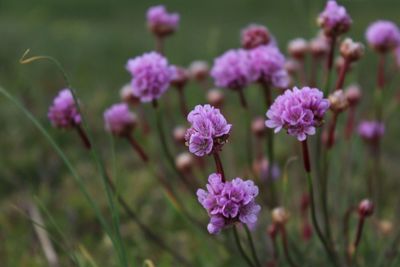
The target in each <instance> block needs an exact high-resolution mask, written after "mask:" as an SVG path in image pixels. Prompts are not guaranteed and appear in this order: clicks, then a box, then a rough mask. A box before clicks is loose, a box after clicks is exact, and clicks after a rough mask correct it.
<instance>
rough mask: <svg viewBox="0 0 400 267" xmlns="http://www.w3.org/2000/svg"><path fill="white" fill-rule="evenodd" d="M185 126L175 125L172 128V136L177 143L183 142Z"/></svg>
mask: <svg viewBox="0 0 400 267" xmlns="http://www.w3.org/2000/svg"><path fill="white" fill-rule="evenodd" d="M185 134H186V128H185V127H184V126H177V127H175V129H174V132H173V136H174V140H175V142H177V143H178V144H185Z"/></svg>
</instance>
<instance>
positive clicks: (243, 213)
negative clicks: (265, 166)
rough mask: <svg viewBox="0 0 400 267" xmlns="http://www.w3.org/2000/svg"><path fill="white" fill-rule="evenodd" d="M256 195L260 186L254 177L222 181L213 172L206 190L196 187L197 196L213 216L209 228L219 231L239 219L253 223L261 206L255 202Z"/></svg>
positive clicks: (245, 222) (211, 232)
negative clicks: (251, 178)
mask: <svg viewBox="0 0 400 267" xmlns="http://www.w3.org/2000/svg"><path fill="white" fill-rule="evenodd" d="M257 195H258V187H257V186H256V185H255V184H254V182H253V181H251V180H246V181H244V180H242V179H241V178H235V179H233V180H232V181H227V182H223V181H222V178H221V175H220V174H218V173H213V174H211V175H210V176H209V177H208V184H207V191H206V190H203V189H198V190H197V198H198V200H199V202H200V203H201V205H202V206H203V207H204V208H205V209H206V210H207V212H208V214H209V216H210V222H209V224H208V226H207V230H208V232H209V233H210V234H218V233H219V232H220V231H221V230H222V229H223V228H224V227H226V226H228V225H231V224H233V223H236V222H241V223H244V224H247V225H248V226H249V227H253V226H254V225H255V223H256V222H257V215H258V213H259V212H260V210H261V206H260V205H258V204H257V203H256V202H255V198H256V197H257Z"/></svg>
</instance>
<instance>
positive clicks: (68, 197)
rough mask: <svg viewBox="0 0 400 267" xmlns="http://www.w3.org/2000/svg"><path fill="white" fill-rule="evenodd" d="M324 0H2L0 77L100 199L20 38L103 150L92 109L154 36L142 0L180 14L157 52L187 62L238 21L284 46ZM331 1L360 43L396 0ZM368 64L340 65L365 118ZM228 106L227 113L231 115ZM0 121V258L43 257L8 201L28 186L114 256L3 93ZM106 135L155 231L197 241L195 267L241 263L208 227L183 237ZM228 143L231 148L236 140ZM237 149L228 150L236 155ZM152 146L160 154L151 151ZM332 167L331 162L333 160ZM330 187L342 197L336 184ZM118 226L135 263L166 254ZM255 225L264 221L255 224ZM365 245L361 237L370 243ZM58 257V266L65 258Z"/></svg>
mask: <svg viewBox="0 0 400 267" xmlns="http://www.w3.org/2000/svg"><path fill="white" fill-rule="evenodd" d="M324 2H325V1H312V0H308V1H306V0H304V1H300V0H292V1H289V0H281V1H271V0H268V1H266V0H264V1H261V0H219V1H216V0H214V1H211V0H202V1H178V0H176V1H173V0H171V1H161V2H156V1H138V0H130V1H128V0H123V1H105V0H85V1H82V0H68V1H61V0H59V1H54V0H37V1H18V0H17V1H15V0H1V1H0V85H1V86H3V87H5V88H7V89H8V90H9V91H11V92H12V93H13V94H14V95H16V96H17V97H18V98H19V99H20V100H21V101H22V102H23V103H24V105H26V106H27V107H28V109H29V110H31V111H32V112H33V113H34V114H35V115H36V117H38V118H39V119H40V121H41V122H42V123H43V124H45V125H46V127H47V129H48V130H49V131H50V133H51V134H52V135H54V136H55V137H56V139H57V140H58V141H60V143H61V144H62V146H63V148H65V150H66V152H67V154H68V155H70V156H71V158H72V159H73V162H74V164H75V165H76V166H77V168H78V170H79V171H80V172H81V173H82V174H83V176H85V177H86V179H87V182H88V184H90V186H91V187H90V190H91V192H92V193H93V194H94V195H95V196H96V199H98V201H99V202H100V203H103V202H104V201H105V200H104V194H103V192H102V188H101V186H100V184H99V179H98V177H95V172H94V171H93V167H92V165H91V164H90V160H88V157H87V155H85V154H84V153H83V152H82V151H81V150H80V149H79V147H78V145H79V144H77V142H79V140H78V139H77V136H74V134H66V133H65V132H62V131H57V130H54V129H52V128H51V127H50V125H49V123H48V122H47V118H46V114H47V109H48V106H49V104H50V103H51V101H52V99H53V97H54V96H55V95H56V94H57V92H58V90H59V89H61V88H63V86H64V82H63V80H62V76H61V75H60V73H59V72H58V70H56V69H55V68H54V66H53V65H52V64H49V63H46V62H35V63H32V64H30V65H21V64H19V62H18V61H19V59H20V57H21V55H22V54H23V53H24V51H25V50H26V49H28V48H29V49H31V55H51V56H54V57H55V58H57V59H58V60H59V61H60V62H62V65H63V66H64V67H65V69H66V71H67V73H68V75H69V76H70V77H71V82H72V84H73V86H74V88H76V89H77V91H78V94H79V96H80V99H81V101H82V103H83V106H84V110H85V112H87V114H88V118H89V124H90V126H91V127H92V128H93V131H94V132H95V138H96V143H97V144H98V145H99V146H100V148H101V151H102V153H103V155H104V157H105V158H110V157H109V156H110V153H111V152H110V139H109V138H108V136H107V135H106V134H104V132H103V130H102V129H103V122H102V112H103V110H104V109H105V108H106V107H107V106H109V105H111V104H113V103H115V102H117V101H119V89H120V88H121V86H122V85H124V84H125V83H127V82H128V81H129V79H130V77H129V74H128V73H127V72H126V71H125V69H124V65H125V63H126V61H127V59H128V58H131V57H135V56H137V55H140V54H142V53H143V52H146V51H150V50H152V49H153V46H154V40H153V38H152V36H151V34H150V33H148V32H147V30H146V27H145V12H146V10H147V8H148V7H149V6H151V5H155V4H164V5H166V6H167V8H168V9H169V10H171V11H176V12H179V13H180V15H181V23H180V27H179V30H178V32H177V33H176V34H174V35H173V36H172V37H171V38H169V39H168V40H167V42H166V55H167V57H168V59H169V60H170V62H171V63H173V64H177V65H183V66H187V65H189V64H190V62H191V61H193V60H195V59H204V60H207V61H208V62H209V63H210V64H212V60H213V58H214V57H216V56H218V55H219V54H221V53H222V52H223V51H225V50H227V49H229V48H234V47H238V46H239V45H240V43H239V35H240V29H241V28H243V27H245V26H246V25H248V24H250V23H260V24H264V25H266V26H267V27H268V28H269V30H270V31H271V32H272V33H273V34H274V36H275V37H276V38H277V41H278V44H279V46H280V48H281V49H282V51H284V52H286V49H285V48H286V43H287V41H288V40H290V39H293V38H296V37H304V38H306V39H309V38H312V37H313V36H314V35H315V34H316V33H317V30H318V29H317V27H316V23H315V20H316V16H317V14H318V13H319V12H320V11H321V10H322V8H323V5H324ZM340 3H341V4H343V5H344V6H346V8H347V10H348V12H349V13H350V14H351V16H352V18H353V26H352V28H351V31H350V32H349V33H348V34H347V35H348V36H351V37H352V38H353V39H355V40H360V41H362V42H364V31H365V28H366V27H367V25H368V24H369V23H370V22H371V21H374V20H376V19H380V18H385V19H390V20H393V21H395V22H397V23H399V22H400V21H399V11H400V2H399V1H397V0H352V1H350V0H347V1H340ZM375 66H376V57H375V55H374V54H373V53H371V51H370V50H368V52H367V56H366V57H365V59H363V60H362V62H361V63H360V64H359V65H358V66H357V67H356V71H354V72H353V74H352V76H351V77H352V79H356V80H358V82H359V83H360V84H361V86H362V88H363V89H364V91H365V99H364V104H363V108H362V111H361V112H360V114H361V115H365V116H366V117H368V115H369V114H372V112H370V111H369V108H370V107H371V105H372V104H371V96H372V93H371V91H372V90H373V89H374V83H375ZM349 80H350V79H349ZM348 83H350V82H348ZM393 90H394V89H393ZM187 92H188V93H187V95H188V102H189V105H190V107H193V106H194V105H195V104H197V103H203V102H204V101H205V100H204V96H203V92H202V91H201V90H200V88H199V87H198V86H196V85H193V84H192V85H190V87H189V88H188V91H187ZM168 94H169V96H167V97H169V99H170V101H171V102H172V103H174V99H173V96H174V95H175V92H169V93H168ZM249 94H250V96H249V97H250V99H252V101H254V102H252V103H255V105H256V104H257V102H256V101H257V94H255V93H249ZM389 98H390V96H389ZM171 99H172V100H171ZM228 99H230V100H229V101H232V102H230V103H233V104H229V106H228V107H227V109H228V111H227V113H228V114H234V113H235V110H236V104H235V103H237V102H235V101H237V99H236V98H235V97H232V96H229V97H228ZM146 111H147V112H151V111H150V110H146ZM264 112H265V110H263V109H262V105H259V107H255V109H254V113H255V114H257V115H263V113H264ZM169 115H170V116H171V117H170V119H169V122H168V126H169V129H172V128H173V127H174V126H175V125H177V124H178V123H182V122H183V120H182V118H181V117H180V116H179V114H175V113H172V114H171V113H170V114H169ZM361 115H360V116H361ZM228 117H229V116H228ZM231 117H233V118H235V115H232V116H231ZM236 119H237V118H236ZM233 120H235V119H233ZM0 122H1V130H0V244H1V245H0V262H2V263H1V264H0V265H1V266H7V267H8V266H10V267H12V266H46V261H45V259H44V257H43V255H42V252H41V249H40V246H39V245H38V242H37V240H36V237H35V235H34V232H33V229H32V226H31V223H30V222H29V220H28V219H27V218H26V217H25V216H24V215H23V214H22V213H21V212H19V211H21V209H23V207H24V203H25V202H26V201H29V200H30V199H32V196H37V197H38V198H39V199H40V201H41V202H43V204H44V205H45V206H46V207H47V208H48V209H49V210H50V212H51V213H52V214H53V215H54V217H55V218H56V220H57V222H58V223H59V224H60V225H61V226H62V228H63V229H64V231H65V233H67V236H69V237H70V238H71V240H72V243H74V244H77V243H81V244H83V245H84V246H85V247H86V248H87V249H88V250H89V252H90V253H91V254H92V255H93V257H94V258H95V259H96V260H98V262H100V263H103V264H102V265H103V266H113V264H114V259H113V256H111V257H110V255H113V254H110V253H112V252H110V251H111V250H110V248H109V245H108V243H107V241H104V236H103V233H102V232H101V229H99V226H98V224H97V222H96V220H95V218H94V216H93V214H92V212H91V211H90V210H89V208H88V206H87V204H86V203H85V202H84V201H83V200H82V197H81V194H80V193H79V192H78V189H77V188H76V185H75V183H74V182H73V181H72V179H71V177H70V176H69V174H68V172H67V171H66V169H65V168H64V167H63V164H62V162H61V161H60V160H59V158H58V157H57V156H56V155H55V153H54V151H53V150H52V149H51V147H50V146H49V145H48V144H47V143H46V141H45V140H44V138H42V136H41V135H40V134H39V133H38V132H37V130H36V129H35V128H34V127H33V125H32V124H31V123H30V122H29V121H28V120H26V119H25V117H24V116H23V115H22V114H21V113H20V112H19V111H18V110H17V109H16V108H15V107H14V106H13V105H12V104H11V103H9V102H7V101H6V100H5V98H3V97H0ZM398 122H399V121H398V117H397V119H396V118H389V119H388V124H387V130H388V131H387V135H386V136H385V140H384V151H385V152H384V160H383V165H384V169H385V170H386V171H385V175H384V176H385V188H388V189H390V188H398V185H399V182H397V181H396V180H395V178H399V175H398V173H399V170H400V169H399V166H398V163H399V162H400V156H399V150H400V145H399V142H398V136H399V135H400V127H399V125H398ZM139 138H141V136H140V134H139ZM153 139H154V140H156V139H155V138H154V137H151V138H147V139H145V140H143V142H144V143H145V144H146V145H147V146H148V147H151V148H152V149H151V151H153V153H155V154H156V155H157V151H158V150H157V145H156V143H157V142H156V141H155V142H152V140H153ZM232 139H233V140H231V141H232V142H231V144H229V146H230V148H227V151H228V152H227V153H226V154H227V155H226V157H227V158H229V157H233V156H232V155H230V154H229V152H232V153H233V152H235V151H236V152H237V151H241V152H243V151H244V150H243V149H242V148H241V147H240V144H239V145H238V144H237V143H236V145H235V140H239V142H240V135H239V136H236V137H235V136H233V137H232ZM288 140H292V139H290V138H287V137H285V136H283V135H280V136H279V137H278V142H279V144H281V145H280V146H279V145H278V158H279V160H280V162H281V166H282V165H283V163H284V162H285V160H286V159H287V158H288V151H289V150H290V149H291V148H287V146H285V142H287V141H288ZM354 142H355V147H356V151H357V152H356V155H358V156H356V158H357V157H358V161H357V164H356V167H357V170H358V174H357V175H356V176H357V177H360V176H363V173H362V170H363V169H366V168H367V167H368V164H369V163H368V160H367V159H366V157H367V156H366V155H365V149H363V148H362V144H361V142H360V140H356V141H354ZM290 144H292V143H290ZM116 146H117V151H118V153H117V160H116V161H117V163H116V166H117V170H118V171H117V173H118V174H119V175H120V176H121V177H122V178H121V183H122V185H123V186H122V188H124V189H123V192H122V193H123V194H125V195H126V196H127V198H128V199H129V201H130V203H133V206H134V207H135V209H137V210H138V212H139V213H140V214H141V216H142V217H143V219H144V220H145V221H146V222H148V223H149V224H150V225H153V226H156V227H155V228H156V229H155V230H156V232H159V233H162V234H163V235H164V236H165V237H166V238H167V240H169V241H171V242H172V243H173V244H175V246H176V247H177V248H179V250H180V251H181V252H182V253H183V254H188V255H191V254H196V253H193V251H195V250H199V249H201V250H202V251H203V252H202V253H197V254H198V255H197V256H193V257H194V258H195V259H196V262H197V263H198V264H199V266H211V265H207V264H206V263H207V262H210V264H212V266H218V264H221V265H222V264H224V265H226V266H241V263H240V262H239V263H238V262H237V261H236V263H235V262H229V261H228V258H229V257H228V255H227V254H226V253H227V252H226V251H225V250H221V249H220V250H217V249H219V247H218V246H217V245H215V244H213V241H212V239H211V238H208V239H207V238H204V237H202V235H201V233H196V235H195V240H193V237H192V236H191V233H190V230H191V229H192V228H193V227H192V228H191V227H190V226H189V225H188V223H187V222H186V223H185V222H182V221H184V220H183V219H182V218H181V217H180V216H179V215H178V214H177V213H176V211H174V209H173V208H171V206H170V205H168V204H166V203H165V196H164V195H163V194H162V191H161V189H159V188H157V187H156V186H155V184H156V182H155V180H154V179H152V177H149V175H148V174H147V173H146V171H145V170H144V169H143V166H141V164H140V163H139V162H138V161H137V160H132V154H133V152H132V151H131V150H130V149H127V148H126V145H125V143H124V142H123V141H119V140H116ZM236 148H239V150H235V149H236ZM181 150H182V151H183V149H181ZM236 152H235V153H234V156H237V157H238V158H240V157H242V158H243V157H244V156H243V155H239V153H236ZM159 154H160V153H159ZM243 154H244V153H243ZM156 157H157V158H160V157H161V154H160V155H157V156H156ZM227 161H229V160H227ZM235 166H236V165H235ZM235 166H232V169H230V170H228V173H229V174H230V175H234V173H235V171H234V170H235V168H239V167H235ZM239 166H240V164H239ZM335 166H336V167H337V168H340V163H336V165H335ZM228 168H229V167H228ZM333 172H335V170H334V171H333ZM339 172H340V171H337V173H339ZM337 183H338V182H336V183H335V184H337ZM359 184H360V182H359V181H358V182H355V185H356V186H357V185H359ZM335 190H336V193H337V194H339V195H340V189H338V187H336V189H335ZM354 194H355V195H353V196H346V197H344V199H346V200H348V199H350V200H352V199H353V200H354V199H359V198H358V197H362V196H363V192H362V191H361V192H355V193H354ZM336 198H341V196H338V195H336V197H335V199H336ZM293 201H294V202H295V201H296V200H293ZM341 203H342V204H343V203H346V202H341ZM386 203H387V204H388V206H387V208H388V211H387V212H386V213H387V214H388V216H389V217H390V218H393V210H394V207H395V206H397V207H400V205H397V204H398V203H399V200H397V198H396V194H394V195H393V197H389V198H388V200H387V202H386ZM293 205H296V203H294V204H293ZM343 205H344V204H343ZM21 207H22V208H21ZM164 209H165V210H164ZM161 211H162V212H161ZM105 212H106V211H105ZM203 215H204V214H203ZM192 230H193V229H192ZM122 231H123V233H124V236H125V237H126V243H127V246H128V248H129V252H130V257H131V259H132V260H133V259H135V262H140V261H141V260H143V259H145V258H151V259H153V260H154V261H155V262H157V266H164V265H165V266H168V263H169V262H170V261H171V259H170V257H169V256H168V255H166V254H165V253H162V252H161V251H160V250H159V249H158V248H157V247H155V246H154V245H152V244H151V243H149V242H147V240H146V238H145V237H144V236H142V235H140V234H138V231H137V228H136V227H135V226H134V225H132V224H130V223H128V222H127V221H124V224H123V226H122ZM260 233H264V231H263V230H261V232H260ZM259 239H261V242H263V244H264V243H266V241H265V239H266V237H263V238H261V237H260V238H259ZM265 246H267V245H265ZM373 247H374V246H371V250H372V249H373ZM216 251H217V252H218V253H215V252H216ZM61 254H62V253H61ZM371 257H373V255H372V256H371ZM63 260H65V259H63ZM136 260H137V261H136ZM163 264H164V265H163ZM65 266H68V262H67V261H66V260H65ZM99 266H101V265H99Z"/></svg>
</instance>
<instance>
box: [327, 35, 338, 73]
mask: <svg viewBox="0 0 400 267" xmlns="http://www.w3.org/2000/svg"><path fill="white" fill-rule="evenodd" d="M335 43H336V36H332V37H331V38H330V39H329V54H328V58H327V61H326V69H327V70H328V72H330V71H331V69H332V67H333V56H334V55H335Z"/></svg>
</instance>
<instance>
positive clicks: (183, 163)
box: [175, 152, 194, 173]
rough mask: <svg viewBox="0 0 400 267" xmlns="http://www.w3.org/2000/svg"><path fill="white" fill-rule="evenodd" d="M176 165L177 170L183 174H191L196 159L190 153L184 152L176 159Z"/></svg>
mask: <svg viewBox="0 0 400 267" xmlns="http://www.w3.org/2000/svg"><path fill="white" fill-rule="evenodd" d="M175 164H176V168H177V169H178V170H179V171H181V172H183V173H186V172H189V171H190V170H191V169H192V167H193V164H194V159H193V156H192V154H190V153H188V152H183V153H181V154H179V155H178V156H177V157H176V159H175Z"/></svg>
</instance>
